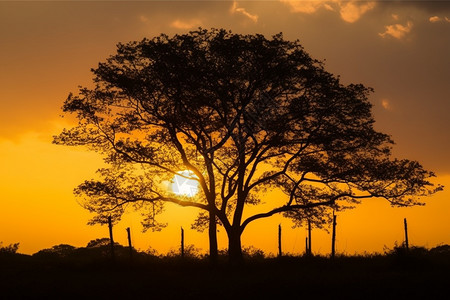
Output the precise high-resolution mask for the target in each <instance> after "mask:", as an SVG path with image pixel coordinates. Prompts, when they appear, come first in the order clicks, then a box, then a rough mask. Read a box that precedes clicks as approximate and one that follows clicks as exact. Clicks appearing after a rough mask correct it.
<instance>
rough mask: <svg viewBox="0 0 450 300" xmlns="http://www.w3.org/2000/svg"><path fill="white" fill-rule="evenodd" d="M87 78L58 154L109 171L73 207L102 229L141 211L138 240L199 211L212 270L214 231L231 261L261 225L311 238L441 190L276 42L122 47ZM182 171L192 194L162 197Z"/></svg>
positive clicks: (181, 38)
mask: <svg viewBox="0 0 450 300" xmlns="http://www.w3.org/2000/svg"><path fill="white" fill-rule="evenodd" d="M92 72H93V74H94V79H93V81H94V83H95V86H94V87H93V88H86V87H83V88H80V90H79V92H78V94H77V95H73V94H70V95H69V97H68V98H67V100H66V101H65V103H64V106H63V110H64V111H65V112H67V113H75V114H76V116H77V118H78V125H77V126H75V127H73V128H70V129H65V130H63V132H62V133H60V135H59V136H56V137H55V138H54V142H55V143H57V144H64V145H84V146H88V147H89V148H90V149H92V150H94V151H98V152H100V153H101V154H103V155H104V157H105V161H106V163H108V164H109V165H110V166H111V167H110V168H104V169H101V170H100V171H99V178H97V179H93V180H88V181H85V182H84V183H82V184H81V185H80V186H79V187H78V188H77V189H76V190H75V193H76V194H77V195H79V196H81V197H84V199H85V202H84V203H85V207H86V208H88V209H89V210H90V211H92V212H96V213H97V214H98V215H99V216H100V219H101V218H102V216H105V215H106V214H110V213H111V212H116V215H117V216H118V217H120V215H121V213H123V211H124V209H125V208H126V207H134V208H135V209H139V210H142V211H143V212H144V215H145V218H144V221H143V224H144V228H145V229H149V228H152V229H156V230H158V229H161V228H162V227H163V226H164V224H160V223H158V222H157V220H156V216H157V214H158V213H160V212H161V211H162V210H163V208H164V204H165V203H167V202H172V203H177V204H179V205H182V206H191V207H196V208H198V209H199V210H200V214H199V217H198V219H197V221H196V225H206V227H208V228H209V240H210V257H211V258H212V259H213V260H214V259H215V258H216V257H217V239H216V230H217V224H218V223H219V224H220V225H221V226H223V227H224V229H225V231H226V233H227V235H228V238H229V244H228V250H229V251H228V253H229V256H230V259H231V260H232V261H239V260H240V259H241V258H242V249H241V234H242V232H243V231H244V229H245V228H246V226H247V225H248V224H249V223H250V222H253V221H255V220H257V219H261V218H265V217H269V216H272V215H274V214H280V213H281V214H284V216H286V217H288V218H292V219H293V220H294V222H296V223H297V224H300V223H301V222H302V221H304V220H305V219H308V220H309V221H311V222H312V223H313V224H316V225H318V226H319V225H320V224H323V223H324V222H325V221H326V220H327V217H328V216H329V208H330V207H332V208H333V209H335V210H339V209H342V208H344V207H345V206H346V204H345V203H349V202H350V203H356V202H358V201H360V200H361V199H363V198H369V197H382V198H385V199H387V200H388V201H390V202H391V203H392V205H415V204H420V202H419V198H418V197H420V196H426V195H430V194H433V193H435V192H437V191H438V190H440V189H441V188H442V187H441V186H440V185H434V184H432V183H431V182H430V181H429V178H430V177H433V176H434V174H433V173H432V172H430V171H427V170H425V169H424V168H423V167H422V166H421V165H420V164H419V163H418V162H415V161H409V160H404V159H402V160H399V159H394V158H392V157H391V147H392V145H393V141H392V140H391V138H390V137H389V136H388V135H386V134H384V133H380V132H377V131H375V130H374V128H373V124H374V119H373V117H372V114H371V104H370V102H369V100H368V95H369V94H370V93H371V92H372V89H370V88H367V87H365V86H363V85H361V84H350V85H343V84H342V83H340V81H339V78H338V77H336V76H334V75H332V74H330V73H328V72H326V71H325V69H324V66H323V63H322V62H320V61H318V60H315V59H312V58H311V57H310V56H309V55H308V54H307V53H306V52H305V51H304V49H303V48H302V46H301V45H300V43H299V41H293V42H292V41H286V40H284V39H283V36H282V34H281V33H280V34H277V35H275V36H273V37H272V38H271V39H266V38H265V37H264V36H263V35H259V34H256V35H240V34H234V33H232V32H229V31H226V30H223V29H212V30H204V29H199V30H197V31H192V32H190V33H188V34H182V35H175V36H173V37H168V36H167V35H164V34H162V35H160V36H158V37H155V38H153V39H143V40H142V41H140V42H130V43H126V44H118V46H117V53H116V54H114V55H112V56H111V57H109V58H108V59H107V60H106V62H103V63H100V64H99V65H98V67H97V68H95V69H93V70H92ZM182 170H189V171H190V172H191V173H189V172H187V173H186V172H185V173H182V174H181V175H180V176H183V177H186V178H190V179H192V180H196V181H197V182H198V184H199V187H200V192H199V193H198V194H197V195H196V196H195V197H192V198H189V197H183V196H177V195H175V194H174V193H171V192H170V189H168V188H167V183H169V182H170V181H171V180H172V178H173V176H174V175H176V174H179V173H177V172H179V171H182ZM187 174H188V175H187ZM274 189H281V190H282V191H283V192H284V194H285V195H286V196H285V198H284V199H264V200H265V201H266V202H267V203H268V204H271V205H273V207H272V208H271V209H269V210H267V211H265V212H263V213H259V214H255V215H251V216H245V217H244V211H245V208H246V207H248V206H250V205H258V204H260V203H261V201H262V199H263V198H264V195H265V192H266V191H269V190H274Z"/></svg>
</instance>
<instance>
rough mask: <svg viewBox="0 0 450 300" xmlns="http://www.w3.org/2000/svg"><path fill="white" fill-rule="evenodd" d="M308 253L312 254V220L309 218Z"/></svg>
mask: <svg viewBox="0 0 450 300" xmlns="http://www.w3.org/2000/svg"><path fill="white" fill-rule="evenodd" d="M308 255H312V251H311V221H310V220H308Z"/></svg>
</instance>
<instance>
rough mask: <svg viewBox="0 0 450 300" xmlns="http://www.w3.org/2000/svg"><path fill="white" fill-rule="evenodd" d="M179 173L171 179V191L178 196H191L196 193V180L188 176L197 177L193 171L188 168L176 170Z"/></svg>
mask: <svg viewBox="0 0 450 300" xmlns="http://www.w3.org/2000/svg"><path fill="white" fill-rule="evenodd" d="M177 173H178V174H180V175H181V176H180V175H175V176H174V177H173V179H172V192H174V193H175V194H177V195H180V196H188V197H193V196H195V195H196V194H197V193H198V181H197V180H195V179H189V178H186V177H190V178H197V176H195V175H194V172H192V171H189V170H184V171H179V172H177Z"/></svg>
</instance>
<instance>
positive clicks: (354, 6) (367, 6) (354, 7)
mask: <svg viewBox="0 0 450 300" xmlns="http://www.w3.org/2000/svg"><path fill="white" fill-rule="evenodd" d="M339 6H340V14H341V18H342V20H344V21H345V22H348V23H354V22H356V21H358V20H359V18H361V16H362V15H364V14H365V13H366V12H368V11H369V10H372V9H373V8H374V7H375V2H353V1H349V2H340V3H339Z"/></svg>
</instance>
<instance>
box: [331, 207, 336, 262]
mask: <svg viewBox="0 0 450 300" xmlns="http://www.w3.org/2000/svg"><path fill="white" fill-rule="evenodd" d="M335 254H336V215H335V214H334V213H333V233H332V235H331V258H334V255H335Z"/></svg>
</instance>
